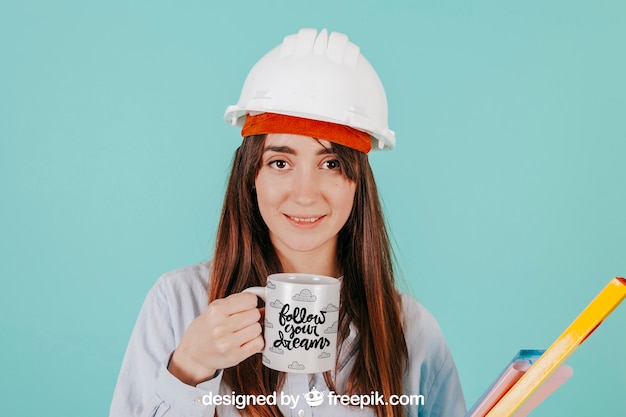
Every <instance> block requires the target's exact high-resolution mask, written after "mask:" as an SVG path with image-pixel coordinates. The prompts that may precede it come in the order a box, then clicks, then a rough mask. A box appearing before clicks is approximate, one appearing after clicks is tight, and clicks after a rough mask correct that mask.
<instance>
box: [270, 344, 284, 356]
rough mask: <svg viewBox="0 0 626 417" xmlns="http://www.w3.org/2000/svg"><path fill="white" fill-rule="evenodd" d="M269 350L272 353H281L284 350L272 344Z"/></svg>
mask: <svg viewBox="0 0 626 417" xmlns="http://www.w3.org/2000/svg"><path fill="white" fill-rule="evenodd" d="M269 351H270V352H272V353H276V354H278V355H282V354H283V353H285V351H284V350H282V349H281V348H279V347H275V346H272V347H271V348H269Z"/></svg>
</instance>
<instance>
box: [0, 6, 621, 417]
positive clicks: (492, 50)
mask: <svg viewBox="0 0 626 417" xmlns="http://www.w3.org/2000/svg"><path fill="white" fill-rule="evenodd" d="M301 27H315V28H323V27H327V28H328V29H330V30H336V31H340V32H344V33H347V34H348V35H349V36H350V38H351V40H353V41H354V42H355V43H356V44H358V45H359V46H360V47H361V50H362V52H363V53H364V54H365V56H366V57H367V58H368V59H369V61H370V62H371V63H372V64H373V65H374V67H375V68H376V69H377V71H378V73H379V75H380V77H381V78H382V80H383V82H384V84H385V87H386V89H387V94H388V99H389V110H390V116H389V117H390V122H389V123H390V128H391V129H393V130H395V131H396V134H397V138H398V145H397V149H396V150H395V151H392V152H380V153H378V152H373V153H372V154H371V157H370V159H371V163H372V165H373V168H374V171H375V174H376V177H377V181H378V183H379V186H380V189H381V193H382V197H383V200H384V204H385V208H386V211H387V215H388V220H389V223H390V226H391V229H392V234H393V237H394V242H395V246H396V250H397V256H398V263H399V265H400V267H401V269H402V272H403V275H404V279H405V282H406V284H405V285H406V287H407V288H408V289H409V290H410V291H411V292H412V294H414V296H415V297H417V298H418V299H419V300H421V301H422V303H423V304H424V305H426V307H427V308H429V309H430V310H431V311H432V312H433V313H434V314H435V316H436V317H437V319H438V320H439V323H440V325H441V327H442V328H443V330H444V333H445V335H446V336H447V340H448V342H449V344H450V346H451V349H452V352H453V354H454V357H455V359H456V362H457V365H458V369H459V372H460V376H461V379H462V383H463V387H464V390H465V395H466V401H467V404H468V407H469V406H471V405H472V404H473V402H474V401H475V400H476V399H477V398H478V397H479V396H480V394H481V393H482V391H483V390H484V389H485V388H486V387H487V386H488V385H489V384H490V383H491V381H492V380H493V378H494V377H495V376H496V375H497V374H498V373H499V372H500V370H501V369H502V368H503V366H504V365H505V364H506V363H507V361H508V360H509V359H510V358H511V357H512V356H513V355H514V354H515V353H516V352H517V350H519V349H521V348H546V347H548V346H549V345H550V343H551V342H552V341H553V340H554V339H555V338H556V337H557V336H558V335H559V334H560V333H561V332H562V331H563V330H564V329H565V327H566V326H567V325H568V324H569V323H570V322H571V321H572V320H573V319H574V318H575V317H576V316H577V315H578V313H579V312H580V311H581V310H582V309H583V308H584V307H585V306H586V305H587V304H588V303H589V302H590V301H591V299H592V298H593V297H594V296H595V295H596V294H597V293H598V292H599V291H600V290H601V289H602V288H603V287H604V286H605V285H606V284H607V283H608V281H609V280H610V279H611V278H612V277H613V276H616V275H622V276H623V275H625V274H626V239H625V231H626V210H625V207H626V181H625V178H626V172H625V169H624V162H625V155H626V117H625V113H626V84H625V76H624V75H625V74H626V54H625V53H624V42H625V40H626V2H624V1H623V0H617V1H604V0H600V1H550V0H548V1H538V0H529V1H453V0H445V1H437V2H435V1H408V0H406V1H389V0H387V1H384V2H383V1H373V0H369V1H366V0H361V1H356V0H353V1H337V0H319V1H316V2H300V1H266V2H252V1H243V0H237V1H228V2H220V3H218V2H209V1H181V2H168V1H150V2H148V1H106V2H104V1H101V2H93V1H91V2H90V1H73V2H72V1H55V2H47V1H33V0H24V1H4V2H2V3H0V181H1V183H0V185H1V190H0V191H1V193H0V198H1V204H0V212H1V216H0V231H1V232H0V277H1V279H2V289H1V290H0V334H1V336H0V339H1V340H2V342H1V343H0V353H1V357H2V358H3V367H2V368H3V372H2V373H0V398H2V410H3V411H2V414H3V415H7V416H9V415H10V416H14V417H18V416H32V415H36V414H40V413H41V412H43V410H45V413H46V414H48V415H63V416H67V417H70V416H87V415H93V416H96V415H107V414H108V407H109V402H110V399H111V395H112V391H113V388H114V384H115V381H116V378H117V373H118V370H119V366H120V364H121V360H122V356H123V354H124V350H125V346H126V343H127V340H128V337H129V335H130V332H131V330H132V327H133V325H134V321H135V318H136V315H137V313H138V311H139V308H140V306H141V303H142V301H143V298H144V296H145V294H146V292H147V291H148V289H149V288H150V287H151V285H152V284H153V283H154V281H155V280H156V279H157V278H158V276H159V275H160V274H162V273H164V272H166V271H168V270H171V269H173V268H176V267H179V266H183V265H186V264H190V263H194V262H197V261H200V260H203V259H205V258H207V257H209V256H210V253H211V250H212V245H213V234H214V231H215V228H216V223H217V221H218V216H219V211H220V206H221V199H222V193H223V190H224V181H225V178H226V175H227V171H228V166H229V163H230V158H231V155H232V153H233V151H234V150H235V148H236V147H237V146H238V144H239V134H238V132H237V131H236V130H235V129H233V128H232V127H230V126H228V125H226V124H225V123H223V122H222V115H223V112H224V109H225V107H226V106H227V105H228V104H233V103H235V102H236V100H237V98H238V96H239V91H240V88H241V85H242V83H243V80H244V77H245V75H246V74H247V71H248V70H249V68H250V67H251V66H252V65H253V64H254V62H256V60H257V59H258V58H260V57H261V55H263V54H264V53H265V52H266V51H268V50H269V49H271V48H272V47H274V46H276V45H278V44H279V43H280V41H281V40H282V37H283V36H284V35H286V34H289V33H293V32H296V31H297V30H298V29H299V28H301ZM569 363H570V364H571V365H573V367H574V370H575V375H574V377H573V379H571V380H570V381H568V382H567V383H566V384H565V386H563V387H562V388H561V389H560V390H559V391H557V392H556V393H555V394H554V395H553V396H552V397H550V398H549V399H548V400H547V401H546V402H545V403H543V404H542V405H541V406H540V407H539V408H538V410H537V411H536V412H535V413H534V414H533V415H534V416H557V415H559V416H594V417H595V416H603V417H604V416H624V415H626V414H625V413H626V411H624V410H626V395H624V394H625V389H626V305H622V306H621V307H619V308H618V309H617V310H616V311H615V312H614V313H613V314H612V315H611V316H610V317H609V318H608V319H607V320H606V321H605V323H604V324H603V325H602V326H601V327H600V328H599V329H598V330H597V331H596V332H595V333H594V334H593V336H592V337H591V338H589V339H588V340H587V341H586V342H585V344H584V345H582V346H581V347H580V349H578V350H577V351H576V352H575V353H574V355H573V356H571V358H570V360H569Z"/></svg>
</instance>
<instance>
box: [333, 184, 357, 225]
mask: <svg viewBox="0 0 626 417" xmlns="http://www.w3.org/2000/svg"><path fill="white" fill-rule="evenodd" d="M355 192H356V184H355V183H353V182H351V181H346V182H345V183H343V184H342V185H341V186H339V187H336V188H335V192H334V193H333V200H334V202H335V206H336V207H337V208H339V209H340V210H341V212H343V213H344V216H345V217H346V219H347V218H348V216H349V215H350V213H351V212H352V206H353V205H354V194H355Z"/></svg>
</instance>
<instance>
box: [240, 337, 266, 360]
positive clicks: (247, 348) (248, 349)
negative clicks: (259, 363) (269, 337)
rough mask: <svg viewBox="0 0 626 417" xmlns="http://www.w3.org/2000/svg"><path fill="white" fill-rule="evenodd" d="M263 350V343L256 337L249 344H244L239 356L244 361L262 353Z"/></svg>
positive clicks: (260, 338) (261, 339)
mask: <svg viewBox="0 0 626 417" xmlns="http://www.w3.org/2000/svg"><path fill="white" fill-rule="evenodd" d="M263 348H265V341H264V340H263V337H261V336H257V337H255V338H254V339H252V340H250V341H249V342H247V343H244V344H243V345H242V346H241V354H242V356H243V359H246V358H248V357H250V356H252V355H254V354H255V353H260V352H263ZM243 359H242V360H243Z"/></svg>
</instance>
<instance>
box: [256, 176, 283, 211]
mask: <svg viewBox="0 0 626 417" xmlns="http://www.w3.org/2000/svg"><path fill="white" fill-rule="evenodd" d="M254 186H255V188H256V198H257V202H258V204H259V211H261V214H263V213H264V212H267V211H268V210H269V208H270V207H271V206H273V205H275V204H278V203H279V202H280V192H281V191H280V187H277V186H276V184H275V183H272V182H271V181H268V180H267V178H265V176H264V175H259V176H257V178H256V180H255V182H254Z"/></svg>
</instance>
